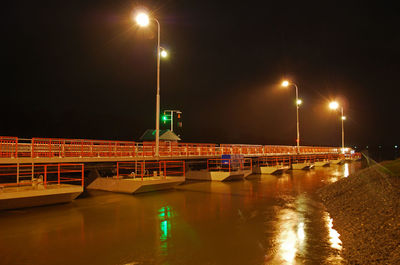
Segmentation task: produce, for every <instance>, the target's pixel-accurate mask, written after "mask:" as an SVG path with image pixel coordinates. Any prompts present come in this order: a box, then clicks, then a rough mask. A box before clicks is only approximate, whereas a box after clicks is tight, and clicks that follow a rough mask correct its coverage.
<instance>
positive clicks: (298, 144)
mask: <svg viewBox="0 0 400 265" xmlns="http://www.w3.org/2000/svg"><path fill="white" fill-rule="evenodd" d="M281 85H282V86H283V87H288V86H290V85H292V86H294V87H295V88H296V118H297V139H296V143H297V152H299V150H300V123H299V107H300V105H301V103H302V100H301V99H299V88H298V87H297V85H296V84H295V83H293V82H289V81H287V80H285V81H283V82H282V84H281Z"/></svg>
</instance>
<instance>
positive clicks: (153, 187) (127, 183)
mask: <svg viewBox="0 0 400 265" xmlns="http://www.w3.org/2000/svg"><path fill="white" fill-rule="evenodd" d="M184 181H185V177H146V178H144V179H143V180H141V178H103V177H99V178H97V179H95V180H94V181H93V182H92V183H90V185H89V186H87V189H92V190H103V191H111V192H118V193H129V194H136V193H143V192H151V191H158V190H167V189H172V188H174V187H175V186H177V185H179V184H181V183H183V182H184Z"/></svg>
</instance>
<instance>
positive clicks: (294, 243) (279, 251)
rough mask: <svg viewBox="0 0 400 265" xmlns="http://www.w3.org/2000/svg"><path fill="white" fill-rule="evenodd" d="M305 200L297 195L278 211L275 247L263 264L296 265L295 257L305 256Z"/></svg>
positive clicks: (302, 196)
mask: <svg viewBox="0 0 400 265" xmlns="http://www.w3.org/2000/svg"><path fill="white" fill-rule="evenodd" d="M306 212H307V204H306V198H305V196H304V195H299V196H298V197H297V198H296V199H295V201H294V202H293V203H292V202H290V201H289V202H287V203H286V204H285V205H284V207H283V208H281V209H280V210H279V211H278V214H277V218H278V220H277V222H276V239H275V242H276V246H275V249H276V250H275V251H276V252H275V253H273V254H272V255H273V256H272V257H271V260H267V262H266V263H265V264H270V263H272V264H288V265H289V264H296V256H305V254H306V233H305V226H306V224H305V216H304V215H305V213H306Z"/></svg>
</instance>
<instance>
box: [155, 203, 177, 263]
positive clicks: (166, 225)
mask: <svg viewBox="0 0 400 265" xmlns="http://www.w3.org/2000/svg"><path fill="white" fill-rule="evenodd" d="M173 216H174V212H173V211H172V209H171V207H170V206H165V207H161V209H159V210H158V219H159V220H160V250H161V254H162V255H164V256H166V255H168V239H169V238H170V237H171V217H173Z"/></svg>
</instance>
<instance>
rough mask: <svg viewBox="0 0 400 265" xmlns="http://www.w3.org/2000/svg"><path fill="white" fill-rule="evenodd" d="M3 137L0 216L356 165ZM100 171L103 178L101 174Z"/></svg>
mask: <svg viewBox="0 0 400 265" xmlns="http://www.w3.org/2000/svg"><path fill="white" fill-rule="evenodd" d="M155 148H156V145H155V142H134V141H107V140H86V139H55V138H31V139H25V138H18V137H9V136H0V177H1V179H0V210H1V209H12V208H22V207H30V206H38V205H44V204H54V203H60V202H69V201H72V200H73V199H75V198H76V197H77V196H78V195H79V194H80V193H82V192H83V190H84V189H85V188H87V189H97V190H105V191H112V192H123V193H130V194H133V193H139V192H148V191H156V190H161V189H167V188H172V187H174V186H176V185H179V184H181V183H183V182H184V181H185V180H186V179H193V180H209V181H228V180H237V179H245V178H247V177H248V176H250V175H251V174H252V173H256V174H272V173H283V172H285V171H286V170H288V169H311V168H313V167H314V166H327V165H329V164H337V163H340V162H342V161H343V160H344V159H358V158H360V156H359V154H356V153H354V151H353V150H352V149H344V150H343V151H344V152H343V151H342V149H341V148H338V147H319V146H300V147H296V146H284V145H247V144H208V143H178V142H160V145H159V156H156V155H155V153H156V152H155ZM101 170H103V173H104V171H107V174H100V172H101Z"/></svg>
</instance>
